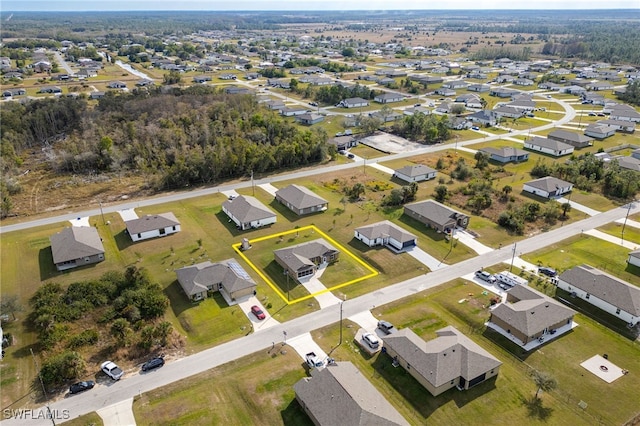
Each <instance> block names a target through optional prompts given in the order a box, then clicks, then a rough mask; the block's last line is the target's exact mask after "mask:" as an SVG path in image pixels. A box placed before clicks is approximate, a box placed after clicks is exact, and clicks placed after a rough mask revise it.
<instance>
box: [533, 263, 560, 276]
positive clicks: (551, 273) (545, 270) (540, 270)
mask: <svg viewBox="0 0 640 426" xmlns="http://www.w3.org/2000/svg"><path fill="white" fill-rule="evenodd" d="M538 273H539V274H544V275H546V276H548V277H552V278H553V277H555V276H556V275H558V273H557V272H556V270H555V269H553V268H548V267H546V266H541V267H539V268H538Z"/></svg>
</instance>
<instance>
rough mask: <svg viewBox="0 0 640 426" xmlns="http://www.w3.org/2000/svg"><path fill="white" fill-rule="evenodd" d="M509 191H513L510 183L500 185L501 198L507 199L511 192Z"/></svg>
mask: <svg viewBox="0 0 640 426" xmlns="http://www.w3.org/2000/svg"><path fill="white" fill-rule="evenodd" d="M511 192H513V188H512V187H511V185H505V186H503V187H502V198H503V199H505V200H506V199H508V198H509V194H511Z"/></svg>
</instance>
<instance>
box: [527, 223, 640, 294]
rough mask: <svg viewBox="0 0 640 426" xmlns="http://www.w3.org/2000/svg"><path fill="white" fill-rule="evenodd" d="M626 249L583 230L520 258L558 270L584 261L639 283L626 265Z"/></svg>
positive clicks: (627, 251)
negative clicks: (581, 232)
mask: <svg viewBox="0 0 640 426" xmlns="http://www.w3.org/2000/svg"><path fill="white" fill-rule="evenodd" d="M628 254H629V249H626V248H624V247H622V246H620V245H618V244H612V243H610V242H607V241H604V240H601V239H599V238H596V237H592V236H589V235H586V234H581V235H576V236H575V237H572V238H568V239H566V240H563V241H560V242H558V243H556V244H553V245H550V246H548V247H545V248H544V249H541V250H538V251H535V252H533V253H528V254H525V255H523V256H522V258H523V259H524V260H526V261H528V262H531V263H533V264H534V265H537V264H541V265H546V266H550V267H552V268H554V269H556V270H557V271H559V272H563V271H565V270H567V269H571V268H573V267H574V266H578V265H582V264H588V265H591V266H593V267H595V268H598V269H600V270H602V271H604V272H607V273H609V274H611V275H614V276H617V277H618V278H620V279H622V280H625V281H627V282H629V283H632V284H636V285H640V282H639V280H638V276H637V275H636V274H634V273H633V271H632V270H630V269H629V268H628V267H627V259H628Z"/></svg>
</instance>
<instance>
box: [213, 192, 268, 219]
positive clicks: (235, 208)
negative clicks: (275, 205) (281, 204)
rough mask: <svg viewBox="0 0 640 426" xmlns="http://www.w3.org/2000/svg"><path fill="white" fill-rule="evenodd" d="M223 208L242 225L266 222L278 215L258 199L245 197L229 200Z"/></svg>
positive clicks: (223, 204)
mask: <svg viewBox="0 0 640 426" xmlns="http://www.w3.org/2000/svg"><path fill="white" fill-rule="evenodd" d="M222 206H223V207H224V208H225V209H227V211H229V212H230V213H231V214H232V215H233V217H235V218H236V219H238V220H239V221H240V222H242V223H250V222H253V221H256V220H264V219H268V218H271V217H274V216H275V215H276V214H275V213H274V212H272V211H271V210H269V208H268V207H267V206H265V205H264V204H262V203H261V202H260V201H258V200H257V199H256V198H253V197H248V196H244V195H240V196H239V197H236V198H234V199H233V200H227V201H225V202H224V203H222Z"/></svg>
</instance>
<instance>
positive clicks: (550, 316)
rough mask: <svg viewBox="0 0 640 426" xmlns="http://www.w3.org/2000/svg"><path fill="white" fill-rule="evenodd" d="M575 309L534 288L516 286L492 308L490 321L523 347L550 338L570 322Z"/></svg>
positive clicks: (493, 326)
mask: <svg viewBox="0 0 640 426" xmlns="http://www.w3.org/2000/svg"><path fill="white" fill-rule="evenodd" d="M575 314H576V312H575V311H574V310H573V309H570V308H568V307H566V306H564V305H563V304H562V303H560V302H557V301H555V300H554V299H552V298H551V297H549V296H547V295H545V294H543V293H540V292H539V291H537V290H534V289H533V288H531V287H528V286H524V285H517V286H514V287H512V288H511V289H509V290H508V291H507V297H506V300H505V301H504V302H503V303H500V304H498V305H496V306H495V307H494V308H493V309H492V310H491V316H490V317H489V323H490V324H491V327H492V328H496V327H498V328H500V329H502V330H503V331H505V332H506V333H507V334H510V335H511V336H513V337H516V338H517V339H518V340H519V341H520V342H521V343H520V342H517V343H520V346H525V345H526V344H527V343H529V342H532V341H535V340H539V339H540V338H542V339H547V338H551V336H553V334H555V330H556V329H558V328H560V327H563V326H567V325H569V326H570V325H571V323H572V322H573V316H574V315H575Z"/></svg>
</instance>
